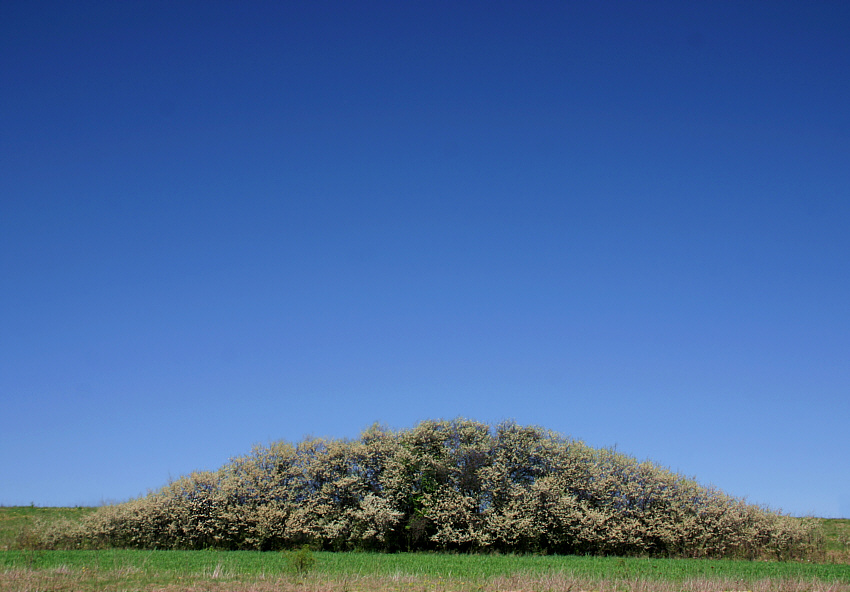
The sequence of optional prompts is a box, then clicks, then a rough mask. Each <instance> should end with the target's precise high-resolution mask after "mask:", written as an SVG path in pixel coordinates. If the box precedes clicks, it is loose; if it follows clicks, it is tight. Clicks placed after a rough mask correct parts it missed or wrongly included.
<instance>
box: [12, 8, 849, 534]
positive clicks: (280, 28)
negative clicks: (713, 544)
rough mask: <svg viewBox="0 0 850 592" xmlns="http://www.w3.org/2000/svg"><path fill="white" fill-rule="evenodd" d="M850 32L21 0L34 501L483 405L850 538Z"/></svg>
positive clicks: (498, 415) (521, 14) (26, 343)
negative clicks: (847, 531) (845, 522)
mask: <svg viewBox="0 0 850 592" xmlns="http://www.w3.org/2000/svg"><path fill="white" fill-rule="evenodd" d="M848 31H850V3H847V2H844V1H836V2H829V1H823V2H804V1H799V2H781V1H771V2H755V1H749V0H744V1H739V0H735V1H730V2H723V1H719V2H678V1H676V2H673V1H671V2H652V1H641V2H632V1H624V2H606V1H601V2H596V1H594V2H584V1H582V2H578V1H576V2H572V1H570V2H526V1H522V2H499V1H495V0H492V1H491V0H488V1H482V2H457V1H454V0H453V1H451V2H442V1H434V0H429V1H427V2H418V1H401V2H399V1H387V2H372V1H364V2H324V1H321V0H319V1H314V0H311V1H310V2H277V1H275V2H213V1H178V2H175V1H172V0H169V1H166V2H159V1H149V0H146V1H144V2H141V1H138V2H137V1H127V2H110V1H98V2H93V1H87V0H81V1H76V2H60V1H57V2H43V1H38V0H4V1H3V2H0V504H5V505H19V504H29V503H31V502H33V503H35V504H36V505H77V504H83V505H87V504H98V503H100V502H101V501H121V500H125V499H128V498H130V497H135V496H138V495H141V494H144V493H145V492H147V491H148V490H149V489H156V488H158V487H160V486H162V485H164V484H165V483H167V481H168V480H169V478H176V477H178V476H180V475H183V474H186V473H188V472H191V471H192V470H196V469H215V468H217V467H219V466H221V465H222V464H224V463H226V462H227V461H228V459H229V458H230V457H232V456H238V455H241V454H244V453H247V452H249V451H250V449H251V447H252V445H253V444H256V443H268V442H270V441H274V440H280V439H284V440H290V441H297V440H300V439H301V438H302V437H304V436H307V435H316V436H329V437H337V438H343V437H356V436H357V435H358V434H359V433H360V431H361V430H362V429H364V428H366V427H368V426H369V425H370V424H372V423H374V422H376V421H378V422H381V423H384V424H386V425H388V426H390V427H393V428H405V427H412V426H413V425H415V424H416V423H417V422H418V421H421V420H424V419H430V418H453V417H458V416H463V417H469V418H473V419H478V420H480V421H487V422H498V421H500V420H504V419H514V420H516V421H517V422H518V423H521V424H537V425H542V426H544V427H547V428H550V429H553V430H556V431H558V432H561V433H563V434H565V435H570V436H572V437H574V438H577V439H581V440H584V441H585V442H587V443H588V444H590V445H593V446H597V447H608V446H616V447H617V448H618V450H620V451H622V452H625V453H628V454H631V455H634V456H636V457H638V458H640V459H650V460H653V461H655V462H657V463H659V464H661V465H664V466H667V467H669V468H670V469H672V470H674V471H678V472H681V473H684V474H685V475H689V476H695V477H696V478H697V479H698V480H699V481H700V482H702V483H704V484H713V485H716V486H718V487H720V488H722V489H724V490H726V491H727V492H729V493H731V494H733V495H736V496H741V497H746V498H747V499H748V500H749V501H751V502H754V503H758V504H764V505H767V506H770V507H772V508H776V509H782V510H784V511H787V512H790V513H793V514H808V513H811V514H815V515H819V516H833V517H837V516H847V517H850V470H848V469H850V460H848V459H850V438H848V431H850V430H848V427H850V39H849V38H848Z"/></svg>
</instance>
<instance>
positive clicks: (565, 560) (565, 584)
mask: <svg viewBox="0 0 850 592" xmlns="http://www.w3.org/2000/svg"><path fill="white" fill-rule="evenodd" d="M90 511H92V510H91V509H90V508H0V550H2V551H0V590H3V591H10V592H11V591H15V592H37V591H46V590H51V591H54V592H66V591H67V592H72V591H79V592H95V591H116V592H117V591H119V590H121V591H124V590H139V591H141V590H147V591H153V590H157V591H169V592H188V591H194V592H199V591H202V590H209V591H221V592H224V591H234V592H267V591H268V592H271V591H273V590H282V591H285V592H288V591H295V590H304V591H316V592H318V591H334V592H365V591H366V590H377V591H381V592H407V591H411V592H413V591H415V592H419V591H422V592H424V591H432V590H433V591H439V592H450V591H457V592H461V591H462V592H467V591H470V592H471V591H479V592H483V591H485V590H493V591H516V590H524V591H541V592H542V591H547V590H548V591H552V592H555V591H563V592H566V591H568V590H569V591H579V590H595V591H599V592H602V591H603V590H623V591H625V590H629V591H635V592H641V591H643V592H674V591H705V592H712V591H717V592H720V591H724V590H735V591H743V590H751V591H753V592H756V591H759V592H768V591H770V592H796V591H803V590H812V591H818V592H820V591H824V592H825V591H831V592H850V564H848V563H815V562H788V563H778V562H761V561H730V560H689V559H654V558H618V557H564V556H538V555H462V554H457V555H454V554H429V553H399V554H381V553H329V552H318V553H313V554H312V556H313V557H314V558H315V560H316V563H315V565H313V566H312V569H310V570H309V571H308V572H307V573H302V574H298V573H296V570H295V569H294V566H293V562H292V554H287V553H273V552H270V553H260V552H251V551H229V552H228V551H136V550H124V549H114V550H102V551H28V550H15V549H12V548H11V547H13V546H14V542H15V540H16V539H17V536H18V533H19V532H21V530H22V529H25V528H27V527H28V526H29V525H31V524H32V523H33V521H34V520H36V519H46V520H49V519H51V518H56V517H60V516H64V517H70V518H75V517H76V518H78V517H82V516H83V515H85V513H87V512H90ZM824 529H825V533H826V548H827V550H828V551H829V552H831V553H833V557H846V555H847V536H848V535H850V520H826V521H825V522H824ZM3 549H5V550H3Z"/></svg>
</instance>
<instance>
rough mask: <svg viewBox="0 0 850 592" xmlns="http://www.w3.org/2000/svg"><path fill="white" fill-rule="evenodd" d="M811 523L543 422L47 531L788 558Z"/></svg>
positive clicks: (269, 455) (350, 450)
mask: <svg viewBox="0 0 850 592" xmlns="http://www.w3.org/2000/svg"><path fill="white" fill-rule="evenodd" d="M812 528H813V527H812V526H811V525H809V524H807V523H805V522H802V521H800V520H799V519H795V518H791V517H788V516H784V515H780V514H778V513H774V512H771V511H768V510H765V509H763V508H760V507H757V506H754V505H749V504H746V503H745V502H744V501H743V500H740V499H736V498H733V497H730V496H728V495H726V494H724V493H723V492H721V491H719V490H717V489H714V488H712V487H705V486H702V485H699V484H698V483H697V482H695V481H693V480H691V479H687V478H684V477H682V476H681V475H677V474H674V473H671V472H670V471H668V470H666V469H664V468H661V467H659V466H657V465H655V464H652V463H650V462H639V461H637V460H635V459H634V458H632V457H629V456H626V455H624V454H620V453H618V452H615V451H612V450H607V449H603V450H599V449H593V448H591V447H589V446H587V445H585V444H584V443H582V442H580V441H575V440H571V439H568V438H564V437H562V436H560V435H558V434H555V433H553V432H550V431H547V430H544V429H542V428H539V427H527V426H520V425H517V424H515V423H512V422H505V423H502V424H500V425H497V426H495V427H491V426H489V425H487V424H483V423H478V422H474V421H470V420H465V419H457V420H453V421H426V422H423V423H420V424H419V425H417V426H416V427H414V428H412V429H408V430H400V431H397V432H394V431H391V430H388V429H385V428H382V427H379V426H373V427H371V428H369V429H368V430H366V431H365V432H363V434H362V435H361V436H360V438H359V439H357V440H353V441H341V440H328V439H322V438H311V439H306V440H304V441H302V442H300V443H298V444H291V443H287V442H277V443H274V444H271V445H269V446H261V447H256V448H255V449H254V450H253V452H252V453H251V454H248V455H246V456H244V457H240V458H235V459H233V460H232V461H231V462H230V463H228V464H227V465H225V466H223V467H222V468H221V469H219V470H218V471H215V472H198V473H193V474H191V475H188V476H185V477H183V478H181V479H179V480H177V481H175V482H173V483H171V484H169V485H167V486H166V487H164V488H162V489H161V490H159V491H156V492H152V493H150V494H149V495H147V496H145V497H143V498H140V499H136V500H133V501H130V502H127V503H123V504H119V505H115V506H107V507H104V508H101V509H100V510H99V511H98V512H96V513H94V514H92V515H91V516H90V517H88V518H87V519H85V520H84V521H83V522H82V523H80V524H79V525H77V526H72V525H69V524H68V525H65V526H64V527H63V528H60V529H54V530H53V531H48V532H45V533H44V534H43V536H44V537H45V538H44V544H45V545H47V546H91V545H94V546H118V547H141V548H166V549H178V548H179V549H200V548H208V547H216V548H226V549H280V548H287V547H291V546H294V545H301V544H305V543H307V544H311V545H314V546H316V547H321V548H326V549H354V548H356V549H377V550H386V551H396V550H426V549H447V550H462V551H467V550H481V551H486V550H500V551H535V552H538V551H540V552H557V553H571V554H588V553H591V554H624V555H625V554H651V555H671V556H687V557H693V556H700V557H704V556H742V557H755V556H761V555H764V554H765V553H767V554H771V555H772V556H774V557H779V558H788V557H793V556H799V555H800V554H802V553H805V552H807V551H808V546H809V545H811V544H812V536H813V530H812Z"/></svg>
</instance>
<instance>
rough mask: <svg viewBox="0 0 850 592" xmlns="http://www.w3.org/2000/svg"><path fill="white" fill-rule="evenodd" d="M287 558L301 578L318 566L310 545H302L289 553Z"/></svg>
mask: <svg viewBox="0 0 850 592" xmlns="http://www.w3.org/2000/svg"><path fill="white" fill-rule="evenodd" d="M286 556H287V560H288V561H289V565H290V566H291V567H292V569H293V571H295V573H297V574H298V575H300V576H303V575H306V574H307V573H309V572H310V570H312V569H313V567H315V565H316V557H315V556H314V555H313V551H312V550H311V549H310V545H302V546H301V548H300V549H298V550H296V551H289V552H287V554H286Z"/></svg>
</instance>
